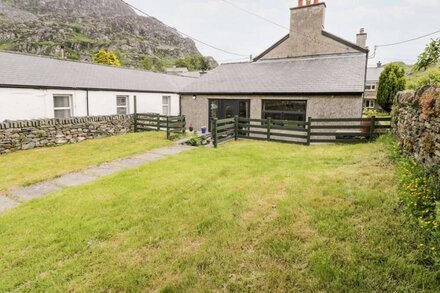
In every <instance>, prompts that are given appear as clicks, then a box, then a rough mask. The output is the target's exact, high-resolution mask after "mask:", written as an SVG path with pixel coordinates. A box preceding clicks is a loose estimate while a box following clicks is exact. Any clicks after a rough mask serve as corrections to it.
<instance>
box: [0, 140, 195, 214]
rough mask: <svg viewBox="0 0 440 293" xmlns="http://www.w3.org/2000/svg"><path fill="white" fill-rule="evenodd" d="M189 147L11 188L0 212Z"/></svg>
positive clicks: (153, 152)
mask: <svg viewBox="0 0 440 293" xmlns="http://www.w3.org/2000/svg"><path fill="white" fill-rule="evenodd" d="M190 149H193V148H192V147H189V146H184V145H175V146H170V147H164V148H160V149H155V150H151V151H149V152H146V153H143V154H139V155H134V156H131V157H128V158H123V159H118V160H115V161H112V162H109V163H105V164H103V165H100V166H97V167H92V168H89V169H86V170H83V171H80V172H75V173H70V174H67V175H64V176H61V177H58V178H55V179H51V180H47V181H43V182H40V183H37V184H34V185H30V186H27V187H22V188H18V189H14V190H11V191H9V192H8V193H7V194H0V213H1V212H3V211H6V210H9V209H12V208H15V207H16V206H18V205H20V204H22V203H25V202H27V201H30V200H33V199H36V198H40V197H43V196H46V195H48V194H50V193H52V192H55V191H59V190H62V189H64V188H68V187H74V186H78V185H82V184H85V183H90V182H93V181H95V180H98V179H99V178H102V177H104V176H108V175H111V174H114V173H116V172H119V171H122V170H128V169H134V168H137V167H139V166H141V165H144V164H147V163H150V162H154V161H157V160H160V159H163V158H165V157H167V156H171V155H176V154H179V153H181V152H184V151H187V150H190Z"/></svg>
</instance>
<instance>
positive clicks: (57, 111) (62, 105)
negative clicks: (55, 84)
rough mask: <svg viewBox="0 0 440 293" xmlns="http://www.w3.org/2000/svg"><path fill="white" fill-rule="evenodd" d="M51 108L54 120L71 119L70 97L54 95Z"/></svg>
mask: <svg viewBox="0 0 440 293" xmlns="http://www.w3.org/2000/svg"><path fill="white" fill-rule="evenodd" d="M53 108H54V117H55V118H59V119H65V118H70V117H72V96H70V95H54V96H53Z"/></svg>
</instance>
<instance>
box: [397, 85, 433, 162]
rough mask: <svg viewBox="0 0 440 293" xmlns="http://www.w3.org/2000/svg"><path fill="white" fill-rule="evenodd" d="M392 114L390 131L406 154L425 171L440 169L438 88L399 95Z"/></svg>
mask: <svg viewBox="0 0 440 293" xmlns="http://www.w3.org/2000/svg"><path fill="white" fill-rule="evenodd" d="M393 111H394V113H393V116H394V119H393V131H394V133H395V135H396V136H397V138H398V139H399V142H400V144H401V146H402V147H403V149H404V150H405V152H406V153H408V154H409V155H412V156H413V157H414V158H415V159H416V160H417V161H418V162H419V163H421V164H423V165H425V166H427V167H438V166H440V88H437V87H424V88H421V89H419V90H418V91H404V92H401V93H399V94H398V95H397V96H396V99H395V101H394V110H393Z"/></svg>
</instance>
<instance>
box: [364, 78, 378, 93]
mask: <svg viewBox="0 0 440 293" xmlns="http://www.w3.org/2000/svg"><path fill="white" fill-rule="evenodd" d="M365 90H366V91H368V92H375V91H377V82H376V81H368V80H367V81H366V82H365Z"/></svg>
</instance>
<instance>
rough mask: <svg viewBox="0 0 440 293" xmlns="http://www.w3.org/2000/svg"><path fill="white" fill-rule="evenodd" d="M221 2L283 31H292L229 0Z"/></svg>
mask: <svg viewBox="0 0 440 293" xmlns="http://www.w3.org/2000/svg"><path fill="white" fill-rule="evenodd" d="M220 1H223V2H225V3H227V4H229V5H231V6H233V7H235V8H237V9H239V10H241V11H243V12H246V13H247V14H250V15H253V16H255V17H258V18H260V19H262V20H264V21H267V22H269V23H271V24H273V25H276V26H278V27H280V28H282V29H286V30H290V29H289V28H288V27H286V26H284V25H282V24H279V23H276V22H275V21H273V20H271V19H268V18H266V17H264V16H261V15H259V14H256V13H255V12H252V11H249V10H247V9H244V8H243V7H241V6H238V5H236V4H235V3H232V2H230V1H228V0H220Z"/></svg>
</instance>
